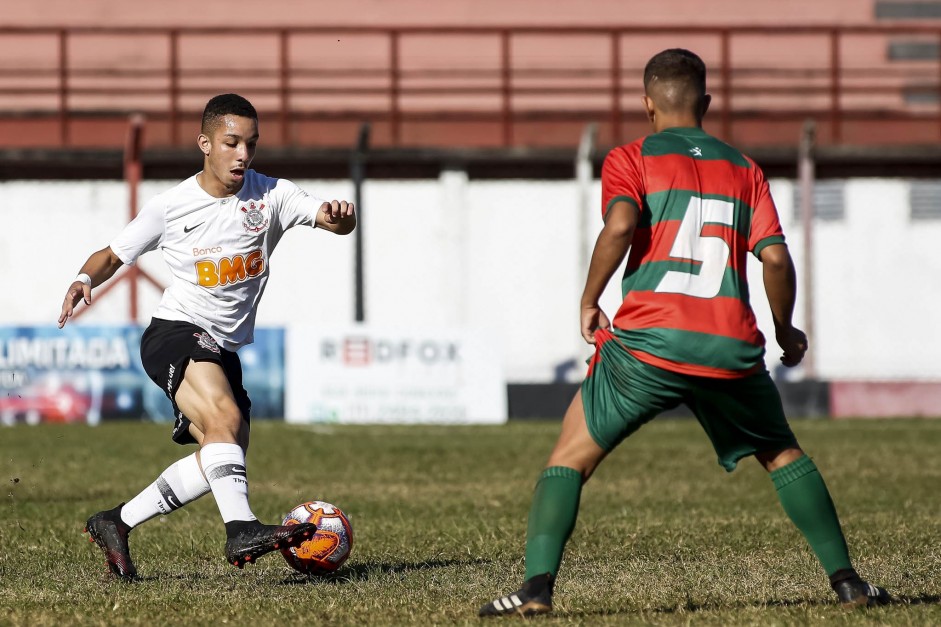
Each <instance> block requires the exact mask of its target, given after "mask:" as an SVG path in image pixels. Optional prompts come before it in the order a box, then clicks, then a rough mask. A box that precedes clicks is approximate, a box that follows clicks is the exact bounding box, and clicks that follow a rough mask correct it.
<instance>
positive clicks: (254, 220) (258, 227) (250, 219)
mask: <svg viewBox="0 0 941 627" xmlns="http://www.w3.org/2000/svg"><path fill="white" fill-rule="evenodd" d="M264 208H265V203H261V205H260V206H258V207H256V206H255V203H254V202H250V203H248V207H240V209H241V210H242V212H243V213H244V214H245V216H244V219H243V220H242V226H244V227H245V230H246V231H248V232H250V233H258V232H259V231H263V230H265V229H266V228H268V218H266V217H265V214H264V212H263V211H262V210H263V209H264Z"/></svg>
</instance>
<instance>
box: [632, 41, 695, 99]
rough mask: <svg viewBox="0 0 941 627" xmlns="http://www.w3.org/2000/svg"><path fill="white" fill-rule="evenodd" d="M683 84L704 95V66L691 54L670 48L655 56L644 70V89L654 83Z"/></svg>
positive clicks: (680, 49) (683, 50)
mask: <svg viewBox="0 0 941 627" xmlns="http://www.w3.org/2000/svg"><path fill="white" fill-rule="evenodd" d="M654 80H657V81H663V82H671V83H685V84H686V85H687V86H688V87H692V88H693V89H695V90H696V92H698V93H699V94H705V93H706V64H705V63H703V60H702V59H700V58H699V56H698V55H696V54H695V53H693V52H690V51H689V50H685V49H683V48H670V49H669V50H664V51H663V52H660V53H657V54H655V55H654V56H653V57H651V59H650V61H648V62H647V67H645V68H644V88H646V89H649V88H650V85H651V83H652V82H653V81H654Z"/></svg>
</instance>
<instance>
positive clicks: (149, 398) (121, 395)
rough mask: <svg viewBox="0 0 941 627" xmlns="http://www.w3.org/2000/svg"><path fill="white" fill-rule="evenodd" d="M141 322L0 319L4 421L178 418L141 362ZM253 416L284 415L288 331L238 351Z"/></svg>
mask: <svg viewBox="0 0 941 627" xmlns="http://www.w3.org/2000/svg"><path fill="white" fill-rule="evenodd" d="M141 333H143V328H142V327H139V326H136V325H118V326H82V325H70V326H67V327H65V328H64V329H59V328H57V327H55V326H0V423H2V424H7V425H11V424H16V423H18V422H26V423H29V424H38V423H40V422H78V423H87V424H92V425H94V424H97V423H98V422H100V421H101V420H113V419H121V418H137V419H139V418H148V419H151V420H172V418H173V410H172V408H171V405H170V401H169V400H168V399H167V397H166V395H165V394H164V393H163V390H162V389H161V388H159V387H157V385H155V384H154V382H153V381H151V380H150V378H149V377H148V376H147V374H146V373H145V372H144V368H143V366H142V365H141V361H140V337H141ZM239 357H240V359H241V361H242V367H243V371H244V380H243V383H244V385H245V389H246V390H248V394H249V397H250V398H251V400H252V417H253V418H281V417H283V416H284V330H283V329H280V328H262V329H256V330H255V343H254V344H251V345H249V346H246V347H244V348H242V349H240V350H239Z"/></svg>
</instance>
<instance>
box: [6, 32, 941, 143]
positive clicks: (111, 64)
mask: <svg viewBox="0 0 941 627" xmlns="http://www.w3.org/2000/svg"><path fill="white" fill-rule="evenodd" d="M334 40H336V41H335V42H334ZM899 40H901V41H914V42H917V43H920V44H926V43H927V44H933V45H935V46H937V48H938V50H941V28H938V27H918V26H891V27H882V26H856V27H818V26H793V27H775V28H769V27H758V26H735V27H728V28H714V27H692V26H690V27H676V26H656V27H650V26H645V27H597V28H590V27H572V28H560V27H532V28H526V27H513V28H488V27H467V28H464V27H453V28H441V27H388V28H386V27H349V26H343V27H316V28H314V27H310V28H308V27H303V28H301V27H298V28H251V29H235V28H229V29H215V28H178V29H167V28H149V27H148V28H106V27H101V28H99V27H83V28H58V29H56V28H9V27H7V28H0V54H2V55H3V57H4V58H5V59H6V61H5V62H4V63H3V64H2V66H0V146H3V147H22V146H51V147H65V146H114V147H117V146H120V144H121V142H122V141H123V134H124V121H125V120H126V116H127V114H128V113H132V112H140V113H143V114H145V115H146V117H147V124H148V131H147V136H148V141H149V144H150V145H151V146H161V145H163V146H177V145H181V144H183V143H184V142H185V143H189V142H190V141H191V139H190V137H191V136H193V135H194V134H195V132H197V131H196V130H195V129H196V127H197V125H198V117H199V113H200V112H201V108H202V105H203V104H204V103H205V100H206V99H207V98H208V97H210V96H212V95H214V94H216V93H221V92H224V91H237V92H239V93H243V94H244V95H246V96H247V97H249V98H250V99H251V100H252V101H253V102H254V103H255V104H256V107H257V108H258V109H259V112H260V113H261V116H262V119H263V124H264V125H265V126H264V130H265V131H266V133H265V141H266V142H269V143H276V144H277V143H280V144H282V145H284V146H311V145H319V146H330V145H343V146H347V145H349V144H351V143H352V141H353V138H354V137H355V133H356V128H357V127H358V125H359V123H360V122H363V121H369V122H371V123H372V125H373V129H374V130H373V143H374V145H380V146H381V145H386V146H425V145H469V146H502V147H513V146H533V145H536V146H552V145H559V146H561V145H565V146H572V145H574V143H576V141H577V137H578V133H579V132H580V130H581V128H582V126H583V125H584V124H585V123H586V122H597V123H599V126H600V128H599V131H600V138H601V141H602V142H607V143H619V142H622V141H624V140H626V139H631V138H633V137H634V136H636V135H637V134H639V133H641V132H643V131H644V130H645V120H644V119H643V117H642V115H641V111H640V106H639V101H638V100H637V97H638V96H640V94H641V93H642V86H641V73H642V69H643V65H644V63H645V62H646V60H647V58H649V56H650V55H651V54H652V53H654V52H656V51H658V50H660V49H663V48H666V47H671V46H678V45H679V46H683V47H689V48H691V49H694V50H696V51H697V52H699V53H700V54H701V55H702V56H703V58H704V59H705V60H706V62H707V65H709V67H710V75H709V86H710V91H711V92H712V93H713V95H714V99H715V100H714V105H713V110H712V112H711V114H710V118H709V120H710V121H711V124H712V125H713V126H712V129H713V130H714V132H716V133H717V134H719V135H720V136H722V137H724V138H726V139H728V140H731V141H742V142H744V143H747V144H752V145H754V144H764V145H768V144H793V143H794V142H795V141H796V138H797V137H798V136H799V128H800V125H801V124H802V123H803V121H804V120H805V119H807V118H815V119H816V120H817V122H818V127H819V129H820V132H819V138H820V141H821V143H825V144H826V143H829V144H879V143H887V144H891V143H935V142H937V141H938V139H941V63H939V60H938V55H935V57H934V58H931V59H925V60H904V59H903V60H894V59H891V58H890V55H889V52H888V50H889V44H890V43H891V42H893V41H899ZM272 127H273V128H274V132H272V131H271V128H272Z"/></svg>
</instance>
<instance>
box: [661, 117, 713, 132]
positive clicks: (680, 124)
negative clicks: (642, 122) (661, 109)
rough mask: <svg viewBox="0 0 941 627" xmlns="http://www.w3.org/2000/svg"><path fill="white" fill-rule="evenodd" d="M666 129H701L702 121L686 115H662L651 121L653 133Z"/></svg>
mask: <svg viewBox="0 0 941 627" xmlns="http://www.w3.org/2000/svg"><path fill="white" fill-rule="evenodd" d="M668 128H702V120H700V119H697V118H695V117H692V116H688V115H663V114H660V115H658V116H657V118H656V119H655V120H654V121H653V132H654V133H659V132H660V131H663V130H666V129H668Z"/></svg>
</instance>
